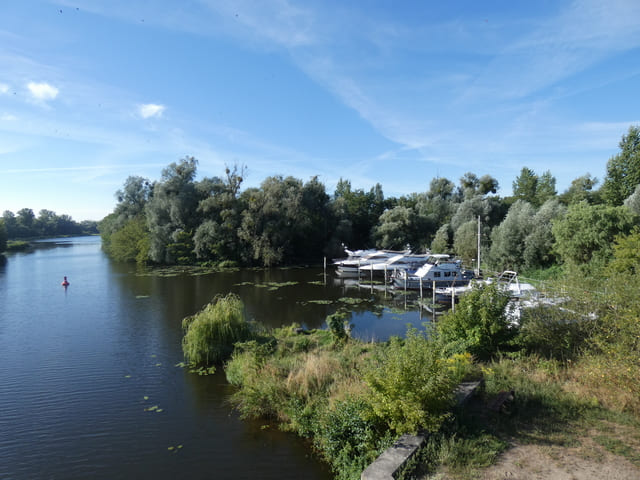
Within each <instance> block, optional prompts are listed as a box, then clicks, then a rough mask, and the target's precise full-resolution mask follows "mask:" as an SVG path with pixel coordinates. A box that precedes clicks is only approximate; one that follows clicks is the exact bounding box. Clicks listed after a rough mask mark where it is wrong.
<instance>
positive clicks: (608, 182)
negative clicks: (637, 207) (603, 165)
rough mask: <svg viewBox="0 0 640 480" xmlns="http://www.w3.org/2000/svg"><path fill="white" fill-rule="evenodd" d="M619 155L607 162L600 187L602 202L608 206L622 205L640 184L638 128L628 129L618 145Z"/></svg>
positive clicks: (639, 130) (639, 140) (639, 132)
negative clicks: (605, 172)
mask: <svg viewBox="0 0 640 480" xmlns="http://www.w3.org/2000/svg"><path fill="white" fill-rule="evenodd" d="M619 147H620V153H618V154H617V155H615V156H614V157H612V158H611V159H609V161H608V162H607V174H606V176H605V179H604V184H603V185H602V190H603V197H604V200H605V201H606V202H607V203H608V204H609V205H614V206H618V205H622V202H624V200H625V198H627V197H629V196H630V195H631V194H632V193H633V192H634V191H635V189H636V186H638V185H639V184H640V128H639V127H637V126H631V127H629V131H628V132H627V134H626V135H623V136H622V140H620V143H619Z"/></svg>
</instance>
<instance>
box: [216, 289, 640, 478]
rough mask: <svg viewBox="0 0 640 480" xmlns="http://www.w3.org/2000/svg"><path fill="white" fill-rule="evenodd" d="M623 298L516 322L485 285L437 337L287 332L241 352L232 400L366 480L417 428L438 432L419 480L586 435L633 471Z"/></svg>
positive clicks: (634, 423) (477, 469)
mask: <svg viewBox="0 0 640 480" xmlns="http://www.w3.org/2000/svg"><path fill="white" fill-rule="evenodd" d="M584 287H585V284H584V282H582V283H581V284H580V288H582V289H584ZM494 290H495V289H494ZM620 292H621V290H616V291H614V292H609V294H608V296H599V297H597V298H596V297H594V296H593V295H589V294H588V293H589V292H584V294H586V297H588V299H589V300H590V302H587V301H586V300H585V298H581V297H580V295H579V292H577V291H574V292H573V293H574V294H573V295H572V300H571V301H572V302H573V303H572V305H571V309H567V308H564V307H563V308H561V309H557V308H550V307H549V306H542V305H541V306H540V307H539V308H536V309H531V310H529V311H528V312H527V314H526V315H525V316H523V318H522V319H521V323H520V325H519V326H518V327H517V328H516V327H513V326H512V325H511V324H510V322H506V323H505V317H504V311H499V310H500V309H497V308H496V305H499V301H498V300H499V297H500V292H498V291H493V290H492V289H491V288H489V287H485V288H484V289H480V290H477V291H475V293H473V294H471V293H470V294H468V295H466V296H465V297H464V298H463V299H461V304H460V305H461V306H460V308H458V309H456V312H455V313H453V312H452V313H451V314H448V315H445V316H444V317H443V318H442V319H441V320H439V321H438V323H437V324H435V325H431V326H430V327H428V328H427V330H426V331H420V332H419V331H418V330H415V329H409V331H408V333H407V336H406V338H405V339H403V340H402V339H400V338H394V339H391V340H390V341H389V342H385V343H373V342H370V343H363V342H358V341H354V340H353V339H351V338H349V325H348V324H343V318H342V317H341V316H340V314H334V315H330V316H329V317H328V318H327V327H328V328H327V330H314V331H304V330H302V329H300V328H295V327H294V328H292V327H283V328H282V329H277V330H275V331H273V332H270V333H268V334H265V336H264V337H263V338H262V339H256V340H252V341H250V342H244V343H240V344H238V345H237V348H236V351H235V352H234V354H233V357H232V359H231V361H230V362H228V363H227V365H226V374H227V378H228V380H229V381H230V383H232V384H233V385H235V386H236V387H237V388H238V390H237V391H236V392H235V393H234V395H233V397H232V401H233V403H234V404H235V405H236V406H237V408H238V409H239V411H240V412H241V413H242V415H243V416H245V417H247V418H263V419H268V420H269V421H271V422H273V423H275V424H276V425H277V426H278V427H279V428H282V429H284V430H287V431H292V432H295V433H297V434H298V435H300V436H302V437H304V438H308V439H309V440H310V442H311V443H312V445H313V446H314V448H315V450H316V451H317V452H319V454H320V455H321V456H322V457H323V458H324V459H325V460H326V461H327V462H328V463H330V464H331V465H332V468H333V470H334V472H335V473H336V475H337V477H338V478H345V479H346V478H359V475H360V472H362V470H363V469H364V468H365V467H366V466H367V465H368V464H369V463H370V462H371V461H373V460H374V459H375V458H376V457H377V456H378V455H379V454H380V452H381V451H382V450H384V448H386V447H387V446H389V445H390V444H391V443H392V442H393V441H394V440H395V439H396V438H397V437H398V436H399V435H400V434H402V433H414V432H416V431H418V430H427V431H429V432H430V433H431V435H430V439H429V441H428V442H427V444H426V446H425V447H424V448H423V449H422V451H421V452H420V454H419V455H418V456H417V457H416V458H415V460H414V462H413V463H412V465H411V466H410V467H411V468H412V469H413V472H414V473H415V474H417V475H421V476H422V477H421V478H453V479H466V478H478V477H479V476H481V475H483V469H486V468H488V467H489V466H491V465H493V464H495V463H496V462H499V461H500V459H501V458H504V457H501V455H502V454H504V455H508V452H510V449H511V448H513V446H514V445H515V446H518V447H520V448H526V447H531V448H535V447H537V446H539V447H540V448H543V449H550V448H551V449H552V450H550V451H555V452H557V451H564V450H566V449H574V450H575V448H576V445H579V444H580V442H581V440H580V439H582V438H586V437H588V436H593V438H594V441H595V442H596V444H594V445H596V446H595V447H594V448H592V451H593V452H596V451H599V452H600V453H601V455H600V457H599V458H604V457H605V454H606V455H608V456H611V455H623V456H624V457H625V458H624V459H623V461H625V462H627V463H626V464H627V466H628V469H629V471H630V472H633V473H634V474H635V473H636V470H635V469H637V468H639V467H640V454H639V453H638V452H640V448H639V444H640V421H639V420H638V414H639V412H640V408H639V406H640V405H639V399H638V395H637V392H638V388H639V385H638V380H637V378H638V376H637V372H638V368H639V366H638V364H637V358H636V357H635V356H634V355H633V352H634V347H633V346H634V344H635V343H634V342H636V340H635V339H636V338H640V336H638V335H637V334H638V331H637V328H638V326H637V321H634V318H637V317H633V315H632V314H631V312H633V310H631V309H630V307H631V306H632V305H635V303H634V302H635V301H634V300H633V298H635V297H629V296H621V295H620ZM628 302H632V305H629V303H628ZM623 307H624V308H623ZM582 312H597V313H596V314H594V315H586V313H582ZM621 312H623V313H621ZM629 334H632V335H629ZM465 351H471V352H475V353H474V355H475V357H474V358H475V360H476V362H477V363H472V357H471V355H469V354H463V353H462V352H465ZM500 352H503V353H500ZM504 352H510V353H504ZM443 367H444V368H443ZM474 372H475V374H478V373H479V372H481V375H482V377H483V379H484V381H485V385H486V388H485V390H484V392H483V393H482V395H481V396H480V397H479V398H478V400H476V401H475V403H473V404H471V407H470V409H469V410H468V411H464V410H463V411H457V412H456V411H453V410H451V403H449V402H448V400H450V393H451V392H452V390H453V385H454V384H455V381H460V379H461V378H463V377H465V376H469V375H472V374H473V373H474ZM438 388H440V389H439V390H438ZM505 392H513V393H512V394H507V393H505ZM505 396H506V397H509V398H510V399H509V402H507V403H505V404H504V405H498V407H497V408H496V407H495V404H496V401H497V399H499V398H504V397H505ZM511 397H512V398H511ZM622 431H624V432H625V433H624V434H621V433H620V432H622ZM594 432H595V433H594ZM581 454H582V455H587V456H588V455H589V454H588V452H587V453H584V452H583V453H581ZM595 455H596V454H595V453H594V454H593V456H595ZM541 458H542V457H541ZM587 460H588V461H593V459H592V458H588V459H587ZM533 468H536V467H535V466H534V467H533ZM487 475H491V474H490V473H487ZM585 478H586V477H585ZM622 478H624V477H622ZM630 478H633V477H630Z"/></svg>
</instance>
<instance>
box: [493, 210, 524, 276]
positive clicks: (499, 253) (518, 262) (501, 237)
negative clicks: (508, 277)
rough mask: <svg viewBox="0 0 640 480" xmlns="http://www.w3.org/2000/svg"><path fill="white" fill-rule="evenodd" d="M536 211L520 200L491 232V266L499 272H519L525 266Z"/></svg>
mask: <svg viewBox="0 0 640 480" xmlns="http://www.w3.org/2000/svg"><path fill="white" fill-rule="evenodd" d="M534 215H535V209H534V208H533V207H532V206H531V204H530V203H528V202H525V201H523V200H518V201H516V203H514V204H513V205H512V206H511V208H510V209H509V213H507V216H506V217H505V219H504V221H503V222H502V223H501V224H500V225H498V226H497V227H496V228H494V229H493V232H491V248H490V250H489V258H488V261H489V264H490V265H491V266H492V267H493V268H495V269H498V270H519V269H520V268H522V267H523V266H524V263H525V261H524V250H525V239H526V238H527V236H528V235H529V234H530V233H531V229H532V225H533V218H534Z"/></svg>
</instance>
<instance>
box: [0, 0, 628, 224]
mask: <svg viewBox="0 0 640 480" xmlns="http://www.w3.org/2000/svg"><path fill="white" fill-rule="evenodd" d="M639 19H640V2H638V1H637V0H626V1H625V0H608V1H606V2H605V1H593V0H585V1H575V2H566V1H555V0H553V1H545V0H541V1H535V2H506V1H500V2H491V1H487V2H484V1H483V2H478V1H477V0H473V1H463V0H461V1H455V2H440V1H438V2H436V1H422V0H420V1H419V0H413V1H402V2H391V1H366V2H364V1H363V2H357V1H352V2H345V1H343V0H335V1H334V0H304V1H302V0H300V1H294V0H255V1H247V0H233V1H221V0H181V1H163V0H154V1H148V0H109V1H95V0H86V1H84V0H78V1H73V0H63V1H38V0H33V1H31V0H30V1H5V2H2V6H1V9H0V210H2V211H4V210H11V211H13V212H17V211H18V210H19V209H21V208H25V207H26V208H32V209H33V210H34V212H35V213H36V215H37V213H38V211H39V210H40V209H45V208H46V209H49V210H53V211H55V212H56V213H58V214H60V215H61V214H69V215H71V216H72V217H73V218H74V219H75V220H78V221H79V220H85V219H93V220H99V219H101V218H102V217H104V216H105V215H107V214H108V213H110V212H111V211H112V210H113V207H114V206H115V204H116V199H115V196H114V193H115V191H116V190H117V189H119V188H120V187H121V186H122V185H123V183H124V181H125V179H126V178H127V177H128V176H130V175H139V176H143V177H147V178H149V179H151V180H157V179H159V178H160V176H161V171H162V169H163V168H164V167H166V166H167V165H168V164H170V163H171V162H175V161H178V160H179V159H181V158H183V157H185V156H194V157H196V158H197V159H198V160H199V162H200V163H199V170H198V178H199V179H200V178H202V177H204V176H209V177H210V176H221V175H223V173H224V168H225V165H229V166H233V165H234V164H238V165H246V167H247V169H248V175H247V177H246V179H245V183H244V184H243V188H247V187H252V186H258V185H259V184H260V183H261V182H262V181H263V180H264V179H265V178H266V177H268V176H270V175H283V176H288V175H292V176H294V177H296V178H299V179H301V180H304V181H306V180H308V179H309V178H310V177H312V176H315V175H317V176H318V177H319V179H320V180H321V181H322V182H323V183H324V184H325V185H326V187H327V191H328V192H329V193H332V192H333V190H334V188H335V185H336V183H337V181H338V180H339V179H340V178H341V177H342V178H345V179H348V180H350V181H351V183H352V186H353V187H354V188H363V189H365V190H368V189H369V188H371V187H372V186H374V185H375V184H376V183H380V184H381V185H382V187H383V191H384V193H385V196H387V197H388V196H400V195H403V194H409V193H412V192H424V191H426V190H427V189H428V187H429V183H430V181H431V179H432V178H434V177H446V178H449V179H451V180H453V181H455V182H456V183H457V181H458V179H459V178H460V177H461V176H462V175H463V174H464V173H465V172H473V173H475V174H477V175H478V176H481V175H484V174H490V175H492V176H494V177H495V178H496V179H498V181H499V182H500V187H501V188H500V191H499V192H498V193H499V194H500V195H502V196H507V195H510V194H511V187H512V182H513V180H514V179H515V178H516V177H517V175H518V174H519V172H520V170H521V169H522V167H523V166H527V167H529V168H531V169H533V170H534V171H535V172H536V173H538V174H542V173H543V172H544V171H546V170H550V171H551V173H552V174H553V175H554V176H555V177H556V179H557V188H558V191H559V192H562V191H564V190H565V189H566V188H567V187H568V186H569V185H570V183H571V180H573V179H575V178H576V177H579V176H581V175H584V174H586V173H590V174H591V175H593V176H596V177H598V178H599V179H602V178H603V177H604V174H605V168H606V162H607V160H608V159H609V158H610V157H611V156H612V155H615V154H616V153H617V152H618V142H619V141H620V138H621V136H622V135H623V134H624V133H626V131H627V130H628V128H629V126H630V125H637V124H640V95H638V87H639V86H640V20H639Z"/></svg>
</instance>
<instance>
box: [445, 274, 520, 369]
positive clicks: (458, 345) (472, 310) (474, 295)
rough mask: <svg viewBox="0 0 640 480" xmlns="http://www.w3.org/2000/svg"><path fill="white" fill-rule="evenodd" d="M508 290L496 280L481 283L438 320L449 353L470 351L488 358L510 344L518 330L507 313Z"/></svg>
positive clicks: (480, 356)
mask: <svg viewBox="0 0 640 480" xmlns="http://www.w3.org/2000/svg"><path fill="white" fill-rule="evenodd" d="M508 303H509V296H508V294H507V293H505V292H503V291H501V290H500V289H499V287H498V286H497V285H496V284H495V283H492V284H488V285H478V286H476V287H474V288H473V289H471V291H470V292H468V293H466V294H465V295H464V296H462V298H461V299H460V303H459V304H458V305H457V306H456V308H455V311H451V312H448V313H447V314H446V315H445V316H444V317H443V318H442V320H440V322H439V323H438V334H439V338H440V340H441V341H442V342H443V344H444V346H445V349H446V350H447V351H448V353H451V354H453V353H464V352H469V353H471V354H472V355H474V356H476V357H478V358H480V359H486V358H489V357H491V356H492V355H494V354H495V353H497V352H498V351H499V350H500V349H501V348H504V347H506V346H508V344H509V342H510V341H511V340H512V338H513V337H514V335H515V333H516V330H515V329H514V328H512V326H511V324H510V321H509V319H508V317H507V314H506V307H507V304H508Z"/></svg>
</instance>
